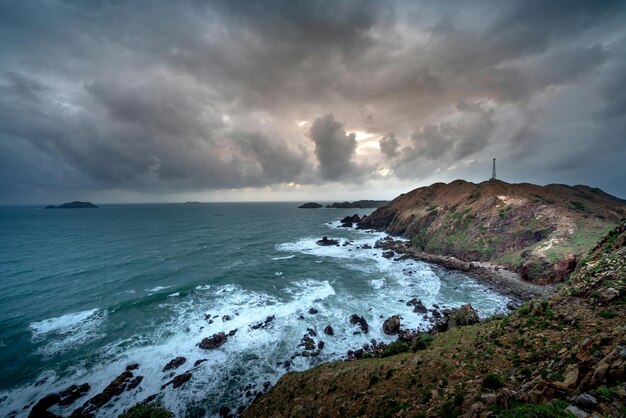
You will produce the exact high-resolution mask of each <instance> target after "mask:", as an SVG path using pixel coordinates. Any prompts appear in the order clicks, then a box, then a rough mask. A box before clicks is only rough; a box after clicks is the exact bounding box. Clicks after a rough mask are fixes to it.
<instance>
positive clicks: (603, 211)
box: [360, 180, 626, 283]
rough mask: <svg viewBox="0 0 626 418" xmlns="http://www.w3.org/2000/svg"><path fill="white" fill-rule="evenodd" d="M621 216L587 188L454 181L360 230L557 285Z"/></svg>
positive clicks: (374, 217)
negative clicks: (388, 236)
mask: <svg viewBox="0 0 626 418" xmlns="http://www.w3.org/2000/svg"><path fill="white" fill-rule="evenodd" d="M624 215H626V201H624V200H621V199H618V198H616V197H614V196H611V195H608V194H606V193H604V192H603V191H601V190H599V189H593V188H590V187H587V186H573V187H571V186H566V185H560V184H551V185H548V186H538V185H533V184H526V183H522V184H508V183H505V182H502V181H498V180H491V181H486V182H483V183H479V184H474V183H470V182H466V181H463V180H456V181H453V182H451V183H449V184H444V183H436V184H433V185H431V186H428V187H421V188H418V189H415V190H413V191H411V192H409V193H406V194H403V195H400V196H398V197H397V198H396V199H394V200H393V201H392V202H391V203H390V204H389V205H387V206H385V207H382V208H379V209H377V210H376V211H374V212H373V213H372V214H371V215H369V216H367V217H366V218H365V219H363V220H362V221H361V223H360V227H361V228H373V229H378V230H384V231H386V232H388V233H389V234H393V235H400V236H404V237H407V238H409V239H410V240H411V242H412V243H413V245H414V246H416V247H417V248H418V249H421V250H423V251H426V252H430V253H435V254H441V255H451V256H454V257H457V258H459V259H462V260H465V261H490V262H495V263H498V264H501V265H504V266H506V267H508V268H510V269H512V270H515V271H517V272H519V273H520V274H521V276H522V278H524V279H525V280H528V281H531V282H534V283H552V282H558V281H561V280H563V279H564V278H565V277H567V276H568V275H569V273H571V272H572V271H573V270H574V268H575V267H576V264H577V262H578V261H579V259H580V257H581V255H582V254H584V253H585V252H586V251H588V250H589V249H590V248H591V246H593V245H594V244H595V242H596V241H597V240H598V239H599V238H600V237H601V236H602V235H603V234H605V233H606V232H607V231H608V230H609V229H611V228H612V227H613V226H614V225H615V224H616V223H617V222H618V220H619V219H620V218H622V217H624Z"/></svg>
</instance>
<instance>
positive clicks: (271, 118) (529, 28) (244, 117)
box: [0, 0, 626, 204]
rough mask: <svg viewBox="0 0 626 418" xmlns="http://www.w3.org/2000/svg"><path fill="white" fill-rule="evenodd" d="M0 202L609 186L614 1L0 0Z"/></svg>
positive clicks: (618, 160)
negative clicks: (451, 185) (488, 184)
mask: <svg viewBox="0 0 626 418" xmlns="http://www.w3.org/2000/svg"><path fill="white" fill-rule="evenodd" d="M0 51H2V52H1V53H0V204H22V203H32V204H40V203H46V204H48V203H51V204H56V203H62V202H64V201H68V200H91V201H93V202H100V203H105V202H113V203H116V202H117V203H123V202H177V201H186V200H198V201H279V200H289V201H309V200H313V201H314V200H321V201H335V200H339V201H344V200H356V199H392V198H394V197H395V196H397V195H398V194H400V193H404V192H407V191H409V190H412V189H414V188H416V187H420V186H425V185H429V184H431V183H434V182H449V181H452V180H455V179H459V178H462V179H466V180H468V181H474V182H480V181H484V180H487V179H489V177H490V176H491V162H492V158H494V157H496V158H497V162H498V167H497V168H498V177H499V178H500V179H502V180H504V181H507V182H511V183H519V182H530V183H538V184H549V183H565V184H571V185H574V184H586V185H590V186H593V187H599V188H601V189H603V190H604V191H606V192H608V193H611V194H614V195H617V196H619V197H622V198H626V2H623V1H614V2H611V1H578V0H567V1H565V0H563V1H545V0H523V1H505V2H504V1H500V0H493V1H466V0H459V1H456V0H450V1H445V2H440V1H367V0H354V1H318V0H308V1H301V0H288V1H271V0H264V1H261V0H258V1H254V0H250V1H242V0H223V1H220V0H215V1H176V2H173V1H169V0H168V1H156V0H151V1H141V0H133V1H130V0H129V1H124V0H110V1H106V0H90V1H87V0H82V1H78V0H77V1H72V0H64V1H61V0H58V1H57V0H39V1H37V0H33V1H9V0H6V1H5V0H0Z"/></svg>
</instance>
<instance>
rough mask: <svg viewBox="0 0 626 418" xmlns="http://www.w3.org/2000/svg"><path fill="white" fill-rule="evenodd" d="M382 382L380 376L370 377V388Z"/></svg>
mask: <svg viewBox="0 0 626 418" xmlns="http://www.w3.org/2000/svg"><path fill="white" fill-rule="evenodd" d="M378 382H380V376H379V375H377V374H373V375H371V376H370V386H372V385H375V384H376V383H378Z"/></svg>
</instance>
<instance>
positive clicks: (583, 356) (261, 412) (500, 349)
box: [245, 186, 626, 417]
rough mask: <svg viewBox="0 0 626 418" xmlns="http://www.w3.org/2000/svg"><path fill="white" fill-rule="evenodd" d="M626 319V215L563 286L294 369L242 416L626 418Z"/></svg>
mask: <svg viewBox="0 0 626 418" xmlns="http://www.w3.org/2000/svg"><path fill="white" fill-rule="evenodd" d="M468 187H469V186H468ZM624 318H626V220H624V221H622V222H621V223H619V225H618V226H617V227H616V228H614V229H613V230H611V231H610V232H609V233H608V234H607V235H606V236H605V237H604V238H603V239H602V240H600V242H599V243H598V244H597V245H596V246H595V247H594V248H593V249H592V250H591V252H590V253H589V254H588V255H587V256H586V257H585V258H584V260H583V261H582V262H581V263H580V265H579V267H578V269H577V270H576V272H575V273H574V274H573V275H572V278H571V279H570V281H569V283H568V284H567V286H566V287H565V288H563V289H562V290H561V291H560V292H559V293H558V294H554V295H552V296H551V297H550V298H548V299H544V300H535V301H532V302H530V303H528V304H526V305H523V306H522V307H520V308H519V309H518V310H517V311H516V312H515V313H513V314H512V315H510V316H507V317H503V318H498V319H492V320H489V321H487V322H485V323H481V324H477V325H473V326H467V327H461V328H455V329H453V330H450V331H448V332H445V333H440V334H437V335H436V336H435V337H434V339H432V340H430V339H428V338H422V339H420V340H418V341H416V343H415V344H414V345H413V346H412V347H409V346H404V347H402V346H398V347H396V348H397V350H394V351H404V352H401V353H400V354H396V355H391V356H388V357H381V358H370V359H362V360H356V361H346V362H335V363H329V364H323V365H321V366H319V367H316V368H314V369H311V370H308V371H306V372H302V373H289V374H287V375H285V376H283V378H281V380H280V381H279V382H278V384H277V386H276V387H274V388H273V389H272V390H270V391H269V392H268V393H267V394H265V395H263V396H262V397H261V398H260V399H259V400H257V401H256V402H255V403H254V404H253V405H252V406H251V407H250V408H249V409H248V410H247V411H246V413H245V416H249V417H253V416H266V417H273V416H301V417H308V416H311V417H312V416H329V417H335V416H346V417H352V416H383V417H384V416H387V417H391V416H409V417H411V416H413V417H430V416H441V417H457V416H459V415H462V414H465V415H464V416H466V417H483V416H499V417H533V416H534V417H566V416H572V415H569V413H568V412H566V411H567V410H569V411H575V412H578V411H584V412H585V413H590V414H591V413H593V412H596V413H597V414H599V415H601V416H605V417H620V416H626V406H625V405H626V390H625V387H624V381H625V380H626V326H625V325H624Z"/></svg>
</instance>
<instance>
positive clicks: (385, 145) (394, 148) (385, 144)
mask: <svg viewBox="0 0 626 418" xmlns="http://www.w3.org/2000/svg"><path fill="white" fill-rule="evenodd" d="M378 146H379V148H380V152H382V153H383V154H384V155H385V157H387V158H393V157H395V156H397V155H398V148H399V147H400V143H399V142H398V138H396V134H395V133H393V132H390V133H388V134H387V135H385V136H383V137H382V138H380V139H379V140H378Z"/></svg>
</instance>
